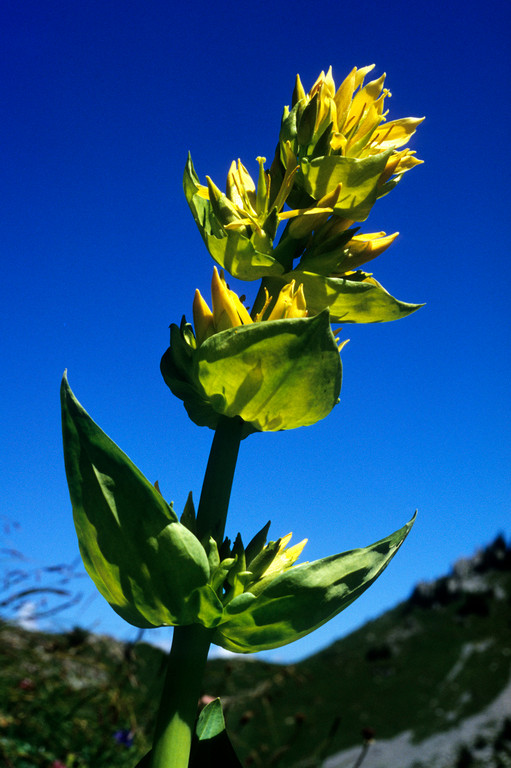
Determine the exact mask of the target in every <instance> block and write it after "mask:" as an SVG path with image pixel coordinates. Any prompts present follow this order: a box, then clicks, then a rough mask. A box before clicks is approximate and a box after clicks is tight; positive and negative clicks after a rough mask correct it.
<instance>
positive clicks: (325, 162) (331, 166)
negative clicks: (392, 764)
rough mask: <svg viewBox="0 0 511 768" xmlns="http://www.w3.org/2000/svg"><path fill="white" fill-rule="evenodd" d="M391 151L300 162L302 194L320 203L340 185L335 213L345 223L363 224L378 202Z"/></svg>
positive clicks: (333, 156)
mask: <svg viewBox="0 0 511 768" xmlns="http://www.w3.org/2000/svg"><path fill="white" fill-rule="evenodd" d="M391 154H392V150H388V151H387V152H381V153H380V154H378V155H372V156H370V157H365V158H362V159H358V158H354V157H342V156H340V155H328V156H327V157H316V158H314V159H313V160H310V161H307V160H302V162H301V166H300V168H301V176H300V177H297V181H298V183H299V182H300V181H302V183H303V187H304V189H305V191H306V192H307V193H308V194H309V195H311V197H313V198H314V200H320V199H321V198H322V197H323V196H324V195H326V194H327V193H328V192H331V191H332V190H333V189H335V187H336V186H337V185H338V184H342V192H341V196H340V198H339V201H338V202H337V203H336V205H335V212H336V214H337V215H341V216H343V217H344V218H346V219H352V220H353V221H365V219H367V217H368V215H369V212H370V210H371V208H372V207H373V205H374V203H375V202H376V200H377V199H378V196H379V188H378V182H379V180H380V176H381V174H382V173H383V171H384V169H385V166H386V164H387V160H388V158H389V157H390V155H391Z"/></svg>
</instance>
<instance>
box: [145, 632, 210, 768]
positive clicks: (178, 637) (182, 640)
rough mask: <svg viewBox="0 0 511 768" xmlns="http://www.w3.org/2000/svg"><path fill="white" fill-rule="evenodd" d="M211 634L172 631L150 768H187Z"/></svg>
mask: <svg viewBox="0 0 511 768" xmlns="http://www.w3.org/2000/svg"><path fill="white" fill-rule="evenodd" d="M211 635H212V630H210V629H205V628H204V627H201V626H200V625H198V624H191V625H189V626H186V627H176V628H175V629H174V637H173V639H172V648H171V649H170V654H169V657H168V662H167V672H166V675H165V682H164V684H163V691H162V694H161V700H160V709H159V712H158V718H157V721H156V730H155V735H154V741H153V749H152V753H151V768H188V762H189V759H190V747H191V743H192V733H193V728H194V724H195V719H196V717H197V702H198V700H199V695H200V688H201V683H202V677H203V674H204V667H205V666H206V659H207V657H208V651H209V646H210V642H211Z"/></svg>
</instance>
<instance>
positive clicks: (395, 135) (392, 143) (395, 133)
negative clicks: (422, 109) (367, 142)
mask: <svg viewBox="0 0 511 768" xmlns="http://www.w3.org/2000/svg"><path fill="white" fill-rule="evenodd" d="M423 120H424V118H423V117H403V118H401V120H392V121H391V122H390V123H383V125H380V127H379V128H377V129H376V131H375V132H374V134H373V137H372V143H373V144H377V145H378V148H379V149H380V151H382V150H385V149H395V148H396V147H401V146H403V144H406V142H407V141H408V139H409V138H410V136H413V134H414V133H415V131H416V130H417V126H418V125H420V123H422V121H423Z"/></svg>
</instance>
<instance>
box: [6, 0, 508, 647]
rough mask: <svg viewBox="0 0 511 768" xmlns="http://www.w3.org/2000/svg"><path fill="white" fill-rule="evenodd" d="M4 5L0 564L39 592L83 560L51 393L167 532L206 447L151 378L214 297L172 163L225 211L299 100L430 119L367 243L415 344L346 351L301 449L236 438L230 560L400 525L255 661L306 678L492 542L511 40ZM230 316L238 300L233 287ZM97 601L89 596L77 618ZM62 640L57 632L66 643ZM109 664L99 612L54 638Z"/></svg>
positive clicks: (502, 443) (242, 17)
mask: <svg viewBox="0 0 511 768" xmlns="http://www.w3.org/2000/svg"><path fill="white" fill-rule="evenodd" d="M472 8H474V9H475V8H477V9H478V10H477V11H475V10H471V8H470V6H468V5H467V4H466V3H462V2H459V0H454V2H451V3H445V2H439V1H438V0H433V2H430V3H428V4H419V3H417V4H410V3H408V2H404V1H403V2H401V1H399V0H389V2H387V3H376V2H374V3H373V2H364V0H360V1H359V2H356V3H339V2H335V3H334V2H330V1H328V0H327V1H325V2H323V3H321V4H312V3H307V2H304V0H298V2H295V3H293V4H283V3H270V2H266V1H265V0H263V2H259V3H255V4H251V5H248V4H244V3H240V2H218V3H210V2H204V1H203V0H199V2H196V3H190V4H184V3H182V4H177V3H171V2H163V0H159V1H157V2H151V1H146V2H142V1H141V0H138V1H137V0H131V1H130V0H123V2H120V0H112V2H108V3H102V2H101V3H100V2H92V1H90V0H84V1H83V2H80V3H74V2H69V1H68V2H65V1H64V0H54V1H52V0H46V1H45V2H42V3H41V2H37V3H36V2H32V0H26V1H25V2H22V3H20V2H15V1H14V0H4V3H3V4H2V10H1V11H0V35H1V38H2V40H1V46H0V62H1V63H0V67H1V72H0V82H1V85H0V89H1V101H2V129H1V133H2V162H1V171H0V174H1V178H0V182H1V184H2V187H3V194H2V209H1V212H0V220H1V232H2V280H1V284H0V292H1V301H0V312H1V318H2V320H1V325H2V334H1V339H2V369H3V375H2V383H1V388H2V397H1V399H0V409H1V415H0V418H1V424H2V446H1V461H0V482H1V488H2V492H1V497H2V502H1V509H0V514H1V515H3V516H5V517H6V518H8V519H10V520H16V521H18V522H19V523H20V526H21V527H20V529H19V531H18V532H17V533H16V535H15V536H10V537H7V539H6V540H5V542H4V544H11V545H14V546H16V548H17V549H20V550H21V551H22V552H23V553H24V554H25V555H26V556H27V557H28V558H30V561H31V562H32V563H34V564H40V565H45V564H49V563H57V562H62V561H70V560H72V559H73V558H74V557H75V556H76V554H77V545H76V542H75V536H74V530H73V525H72V517H71V510H70V503H69V498H68V494H67V486H66V481H65V475H64V468H63V461H62V450H61V438H60V423H59V418H60V414H59V397H58V394H59V384H60V378H61V375H62V372H63V370H64V368H67V369H68V371H69V380H70V384H71V386H72V387H73V389H74V391H75V393H76V395H77V397H78V398H79V399H80V401H81V402H82V403H83V405H84V406H85V407H86V408H87V410H88V411H89V412H90V413H91V415H92V416H93V417H94V419H95V420H96V421H97V422H98V423H99V424H100V425H101V426H102V428H103V429H104V430H105V431H106V432H107V433H108V434H109V435H110V436H111V437H112V438H113V439H114V440H115V441H116V442H117V443H118V444H119V445H120V446H121V447H122V448H123V450H125V451H126V453H127V454H128V455H129V456H130V457H131V458H132V459H133V460H134V461H135V463H136V464H137V465H138V466H139V467H140V468H141V469H142V471H143V472H144V473H145V474H146V475H147V477H148V478H150V479H151V480H156V479H158V480H159V482H160V486H161V489H162V492H163V493H164V495H165V496H166V497H167V498H168V499H173V500H174V502H175V504H176V507H177V509H178V510H180V509H181V508H182V506H183V504H184V502H185V499H186V496H187V493H188V491H189V490H190V489H193V490H194V492H195V495H196V497H198V494H199V492H200V485H201V480H202V474H203V471H204V468H205V463H206V460H207V456H208V451H209V446H210V442H211V438H212V433H211V432H210V431H209V430H207V429H200V428H198V427H196V426H194V425H193V424H192V423H191V422H189V421H188V420H187V417H186V413H185V411H184V409H183V407H182V404H181V402H180V401H178V400H176V399H175V398H173V397H172V395H171V394H170V392H169V390H168V389H167V388H166V386H165V385H164V383H163V380H162V379H161V377H160V373H159V360H160V356H161V354H162V353H163V352H164V350H165V348H166V347H167V344H168V326H169V324H170V323H171V322H179V320H180V318H181V315H182V314H183V313H187V314H188V316H190V315H191V302H192V298H193V292H194V289H195V288H196V287H200V288H201V290H202V291H203V293H204V294H205V295H207V294H208V292H209V282H210V277H211V270H212V265H213V263H212V261H211V258H210V257H209V255H208V253H207V251H206V249H205V247H204V246H203V243H202V240H201V238H200V236H199V234H198V232H197V230H196V228H195V224H194V222H193V219H192V216H191V215H190V213H189V210H188V207H187V205H186V202H185V199H184V196H183V194H182V189H181V177H182V171H183V167H184V163H185V159H186V154H187V152H188V150H191V151H192V155H193V159H194V162H195V166H196V168H197V170H198V173H199V174H200V176H201V178H203V177H204V175H205V174H206V173H207V174H209V175H210V176H211V177H212V178H213V179H215V180H216V182H217V183H218V184H219V185H220V186H222V185H223V183H224V179H225V176H226V172H227V170H228V167H229V165H230V162H231V160H232V159H234V158H238V157H240V158H242V160H243V162H244V163H245V164H246V165H247V166H248V167H249V169H252V170H254V169H255V167H256V163H255V158H256V157H257V156H258V155H264V156H266V157H268V158H271V156H272V154H273V150H274V146H275V143H276V139H277V134H278V128H279V123H280V117H281V112H282V108H283V106H284V104H289V102H290V99H291V93H292V88H293V83H294V77H295V74H296V72H299V73H300V74H301V76H302V80H303V82H304V84H305V86H306V88H310V87H311V85H312V83H313V82H314V80H315V78H316V76H317V75H318V73H319V72H320V70H321V69H326V68H328V66H329V65H330V64H331V65H332V66H333V72H334V77H335V79H336V82H340V81H341V80H342V79H343V78H344V77H345V75H346V74H347V72H348V71H349V70H350V69H351V68H352V67H353V66H354V65H356V66H359V67H361V66H364V65H366V64H369V63H373V62H374V63H376V70H375V71H376V73H377V74H379V73H380V72H383V71H385V72H387V82H386V85H387V86H388V87H389V88H390V90H391V92H392V94H393V96H392V98H391V99H390V102H389V106H390V110H391V113H390V116H391V117H395V118H397V117H405V116H422V115H426V118H427V119H426V121H425V123H423V124H422V125H421V126H420V128H419V130H418V132H417V134H416V136H415V137H414V139H413V140H412V147H413V148H414V149H416V150H417V152H418V156H419V157H421V158H422V159H424V160H425V164H424V165H422V166H420V167H418V168H417V169H414V170H413V171H411V172H410V173H409V174H406V176H405V177H404V178H403V180H402V182H401V183H400V184H399V186H398V187H397V189H396V190H395V191H394V192H392V194H391V195H389V196H388V197H386V198H385V199H383V200H381V201H379V202H378V203H377V205H376V206H375V208H374V210H373V212H372V214H371V216H370V218H369V220H368V222H366V224H365V225H364V229H363V231H366V232H368V231H378V230H380V229H381V230H385V231H387V232H389V233H390V232H394V231H396V230H398V231H399V232H400V233H401V234H400V237H399V238H398V240H397V242H396V243H395V244H394V245H393V246H392V248H391V249H390V250H389V251H387V253H386V254H384V255H383V256H382V257H380V259H379V260H378V262H376V264H375V275H376V277H377V278H378V279H380V280H381V282H382V283H383V284H384V285H385V287H386V288H387V289H388V290H389V291H390V292H391V293H392V294H393V295H395V296H397V297H398V298H400V299H403V300H405V301H411V302H426V303H427V306H426V307H425V308H423V309H422V310H420V311H419V312H417V313H416V314H415V315H413V316H412V317H410V318H407V319H404V320H401V321H399V322H395V323H389V324H384V325H372V326H370V325H368V326H350V327H349V328H348V327H347V328H346V329H345V330H346V335H347V336H349V337H350V339H351V341H350V343H349V345H348V346H347V347H346V348H345V350H344V351H343V363H344V382H343V390H342V395H341V404H340V405H339V406H338V407H337V408H336V409H335V410H334V412H333V413H332V414H331V415H330V416H329V418H327V419H326V420H325V421H323V422H322V423H320V424H318V425H316V426H314V427H310V428H306V429H302V430H297V431H293V432H289V433H276V434H259V435H254V436H251V437H249V438H248V439H247V440H246V441H245V442H244V443H243V444H242V449H241V455H240V460H239V464H238V470H237V475H236V479H235V485H234V490H233V497H232V504H231V511H230V516H229V521H228V532H229V533H230V534H231V535H235V534H236V532H237V531H238V530H241V531H242V532H244V533H245V537H246V538H250V536H251V534H252V533H254V532H255V531H256V530H257V529H258V528H259V527H261V525H262V524H263V523H264V522H266V520H267V519H271V520H272V529H271V531H272V533H273V538H276V537H277V536H279V535H283V534H285V533H287V532H288V531H293V533H294V536H295V539H294V540H295V541H298V540H300V539H302V538H304V537H308V538H309V544H308V546H307V548H306V550H305V553H304V556H306V559H309V560H312V559H316V558H318V557H322V556H326V555H329V554H332V553H334V552H339V551H343V550H345V549H350V548H352V547H357V546H365V545H367V544H369V543H371V542H373V541H376V540H377V539H379V538H382V537H383V536H385V535H387V534H388V533H390V532H391V531H393V530H395V529H396V528H398V527H400V526H401V525H402V524H403V523H404V522H405V521H406V520H408V519H409V518H410V517H411V515H412V514H413V511H414V510H415V509H416V508H418V509H419V518H418V520H417V523H416V526H415V528H414V530H413V532H412V534H411V535H410V537H409V539H408V541H407V542H406V545H405V546H404V548H403V549H402V550H401V552H400V553H399V555H398V556H397V557H396V559H395V560H394V561H393V563H392V564H391V566H390V567H389V569H388V570H387V571H386V572H385V574H384V575H383V576H382V577H381V579H380V580H379V581H378V582H377V583H376V584H375V585H374V586H373V587H372V588H371V589H370V590H369V591H368V592H367V593H366V594H365V595H364V596H363V597H362V598H361V599H360V601H359V602H358V603H356V604H355V605H353V606H352V607H350V608H349V609H348V610H347V611H346V612H345V613H343V614H341V615H340V616H339V617H337V618H336V619H335V620H334V621H333V622H331V623H330V624H328V625H326V626H325V627H323V628H322V629H321V630H319V631H318V632H317V633H315V634H313V635H311V636H309V637H308V638H306V639H304V640H302V641H300V642H299V643H296V644H294V645H291V646H288V647H286V648H284V649H281V650H280V651H278V652H275V653H274V654H273V655H270V657H271V658H275V659H277V658H278V659H284V660H290V659H294V658H297V657H300V656H303V655H305V654H308V653H310V652H312V651H313V650H315V649H317V648H319V647H322V646H324V645H326V644H328V643H329V642H331V641H332V640H334V639H336V638H337V637H339V636H340V635H341V634H344V633H346V632H347V631H349V630H350V629H352V628H353V627H355V626H357V625H358V624H359V623H360V622H362V621H363V620H365V619H366V618H368V617H372V616H375V615H376V614H378V613H379V612H380V611H381V610H383V609H386V608H388V607H390V606H391V605H393V604H395V603H396V602H397V601H398V600H400V599H403V598H405V597H406V596H407V595H408V594H409V592H410V590H411V588H412V586H413V584H414V583H415V582H416V581H418V580H420V579H429V578H432V577H435V576H438V575H440V574H442V573H443V572H444V571H445V570H446V569H447V567H448V566H449V565H450V564H452V563H453V562H454V561H455V560H456V559H457V558H458V557H459V556H461V555H466V554H471V553H472V552H473V550H474V549H475V548H477V547H478V546H479V545H482V544H484V543H486V542H488V541H489V540H491V539H492V538H493V537H494V536H495V535H496V534H497V533H498V532H499V531H503V532H504V533H505V535H506V536H509V535H510V518H509V508H510V505H509V500H510V483H509V466H510V461H509V460H510V443H509V426H510V419H509V416H510V410H509V395H508V391H509V379H510V372H511V371H510V360H509V320H510V316H509V315H510V311H509V299H508V296H509V284H510V277H511V275H510V265H509V255H508V252H509V242H508V241H509V224H508V222H509V184H508V180H507V168H508V166H509V159H510V158H509V137H508V132H509V122H510V121H509V118H510V111H511V110H510V106H509V103H510V102H509V97H508V94H507V91H506V88H507V87H508V86H509V77H510V61H509V44H508V43H509V40H508V32H509V16H507V18H505V16H504V14H506V15H507V14H509V10H508V8H507V6H506V5H505V4H504V3H503V4H499V5H498V4H496V3H493V4H489V5H488V4H487V5H481V4H479V5H477V6H472ZM248 288H249V290H250V286H249V287H248ZM92 592H93V590H92V587H91V588H90V592H89V593H90V594H92ZM62 621H64V617H62ZM65 621H67V622H69V623H73V622H82V623H83V624H84V625H85V626H88V627H90V628H96V629H97V630H98V631H102V632H111V633H114V634H117V635H120V636H121V637H124V638H131V637H133V635H134V632H135V630H134V629H133V628H131V627H129V626H128V625H126V624H124V623H123V622H122V621H121V620H120V619H118V618H117V617H116V616H115V614H113V612H112V611H111V610H110V609H109V608H108V606H106V604H105V607H103V602H102V599H101V598H100V597H99V596H98V598H97V599H95V600H94V601H93V602H92V603H91V604H90V605H89V607H88V608H87V610H85V611H84V612H83V613H80V612H78V613H76V614H74V615H72V616H67V617H65Z"/></svg>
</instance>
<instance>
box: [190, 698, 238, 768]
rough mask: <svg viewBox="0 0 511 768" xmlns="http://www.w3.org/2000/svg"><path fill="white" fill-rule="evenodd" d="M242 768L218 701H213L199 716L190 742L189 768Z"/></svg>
mask: <svg viewBox="0 0 511 768" xmlns="http://www.w3.org/2000/svg"><path fill="white" fill-rule="evenodd" d="M213 765H218V766H222V768H242V764H241V763H240V761H239V760H238V757H237V755H236V752H235V751H234V748H233V746H232V744H231V742H230V740H229V736H228V735H227V730H226V727H225V720H224V716H223V712H222V705H221V703H220V699H214V700H213V701H212V702H211V703H210V704H208V705H207V706H206V707H204V709H203V710H202V712H201V713H200V715H199V718H198V720H197V725H196V728H195V734H194V737H193V740H192V750H191V755H190V763H189V768H207V766H213Z"/></svg>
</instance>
